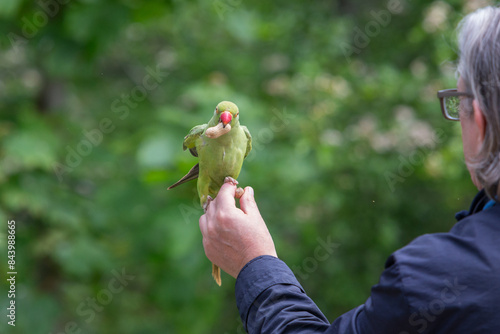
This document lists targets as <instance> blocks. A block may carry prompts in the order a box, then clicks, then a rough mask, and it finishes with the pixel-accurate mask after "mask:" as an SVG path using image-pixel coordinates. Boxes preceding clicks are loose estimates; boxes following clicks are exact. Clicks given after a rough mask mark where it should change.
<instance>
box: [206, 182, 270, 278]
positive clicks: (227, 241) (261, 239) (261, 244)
mask: <svg viewBox="0 0 500 334" xmlns="http://www.w3.org/2000/svg"><path fill="white" fill-rule="evenodd" d="M235 194H236V185H235V184H233V183H229V182H228V183H224V184H223V185H222V187H221V188H220V190H219V193H218V195H217V197H216V198H215V200H213V201H212V202H211V203H210V205H209V206H208V209H207V212H206V213H205V214H204V215H202V216H201V217H200V230H201V234H202V235H203V247H204V248H205V254H206V256H207V258H208V259H209V260H210V261H211V262H212V263H214V264H216V265H217V266H219V267H220V268H221V269H222V270H224V271H225V272H227V273H228V274H229V275H231V276H233V277H234V278H236V277H237V276H238V274H239V272H240V271H241V269H242V268H243V267H244V266H245V264H247V263H248V262H249V261H250V260H252V259H254V258H256V257H257V256H261V255H271V256H275V257H277V254H276V249H275V248H274V242H273V239H272V237H271V234H269V230H268V229H267V226H266V223H265V222H264V220H263V219H262V216H261V215H260V212H259V208H258V207H257V204H256V203H255V199H254V192H253V189H252V188H251V187H246V188H245V193H244V194H243V196H241V198H240V200H239V201H240V208H237V207H236V201H235Z"/></svg>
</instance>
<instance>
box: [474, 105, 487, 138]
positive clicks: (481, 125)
mask: <svg viewBox="0 0 500 334" xmlns="http://www.w3.org/2000/svg"><path fill="white" fill-rule="evenodd" d="M472 109H473V111H474V123H475V124H476V126H477V129H478V134H479V138H478V140H479V142H480V143H481V144H482V143H483V141H484V135H485V132H486V118H485V117H484V114H483V111H482V110H481V107H480V106H479V102H477V100H474V101H472Z"/></svg>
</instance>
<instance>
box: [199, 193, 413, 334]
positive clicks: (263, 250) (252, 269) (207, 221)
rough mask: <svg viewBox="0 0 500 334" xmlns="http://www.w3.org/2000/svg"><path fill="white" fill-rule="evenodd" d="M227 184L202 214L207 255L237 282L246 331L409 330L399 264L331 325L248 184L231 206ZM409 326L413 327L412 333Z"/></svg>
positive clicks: (344, 331)
mask: <svg viewBox="0 0 500 334" xmlns="http://www.w3.org/2000/svg"><path fill="white" fill-rule="evenodd" d="M235 189H236V186H234V185H232V184H230V183H226V184H224V185H223V186H222V188H221V190H220V191H219V194H218V196H217V198H216V199H215V200H214V201H213V202H212V203H211V204H210V205H209V207H208V211H207V213H206V214H205V215H203V216H202V217H201V218H200V229H201V231H202V234H203V245H204V247H205V252H206V255H207V257H208V258H209V259H210V260H211V261H212V262H214V263H215V264H217V265H218V266H220V267H221V268H222V269H223V270H224V271H226V272H227V273H229V274H230V275H231V276H233V277H237V280H236V288H235V293H236V302H237V305H238V309H239V311H240V316H241V319H242V321H243V324H244V326H245V329H246V330H247V331H248V332H249V333H348V334H349V333H353V334H354V333H385V334H387V333H396V334H400V333H405V331H407V332H408V333H413V332H415V328H413V330H412V328H411V324H410V323H409V320H408V319H409V318H408V314H409V310H408V306H407V303H406V300H405V297H404V294H403V293H402V291H401V290H402V283H401V279H400V275H399V270H398V267H397V265H395V264H390V265H388V267H387V268H386V270H385V271H384V274H383V275H382V277H381V279H380V283H379V284H378V285H375V286H374V287H373V289H372V297H370V298H369V299H368V300H367V301H366V303H365V304H363V305H361V306H359V307H357V308H355V309H353V310H351V311H349V312H347V313H345V314H343V315H341V316H340V317H338V318H337V319H336V320H335V321H334V322H333V323H332V324H330V323H329V322H328V320H327V319H326V317H325V316H324V315H323V314H322V313H321V311H320V310H319V308H318V307H317V306H316V304H315V303H314V302H313V301H312V300H311V299H310V298H309V297H308V296H307V294H306V293H305V291H304V289H303V288H302V286H301V285H300V283H299V282H298V281H297V279H296V278H295V276H294V274H293V272H292V271H291V270H290V269H289V268H288V266H287V265H286V264H285V263H284V262H282V261H281V260H279V259H278V258H277V257H276V250H275V249H274V244H273V242H272V238H271V236H270V235H269V231H268V230H267V227H266V226H265V223H264V220H263V219H262V217H261V216H260V213H259V211H258V208H257V205H256V203H255V200H254V197H253V191H252V190H251V188H250V187H247V188H246V189H245V194H244V195H243V196H242V198H241V199H240V207H241V209H238V208H237V207H236V206H235V199H234V194H235ZM410 330H412V331H410Z"/></svg>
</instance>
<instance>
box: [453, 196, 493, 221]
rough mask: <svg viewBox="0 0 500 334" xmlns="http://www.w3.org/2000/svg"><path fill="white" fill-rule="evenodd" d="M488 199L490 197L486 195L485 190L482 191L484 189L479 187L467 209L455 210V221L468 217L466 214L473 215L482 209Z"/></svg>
mask: <svg viewBox="0 0 500 334" xmlns="http://www.w3.org/2000/svg"><path fill="white" fill-rule="evenodd" d="M489 201H490V199H489V198H488V196H487V195H486V192H485V191H484V189H481V190H480V191H479V192H478V193H477V195H476V197H474V199H473V200H472V203H471V205H470V208H469V211H467V210H464V211H460V212H457V213H456V214H455V218H456V220H457V221H459V220H462V219H464V218H465V217H468V216H470V215H473V214H475V213H477V212H479V211H482V210H483V208H484V206H485V205H486V203H488V202H489Z"/></svg>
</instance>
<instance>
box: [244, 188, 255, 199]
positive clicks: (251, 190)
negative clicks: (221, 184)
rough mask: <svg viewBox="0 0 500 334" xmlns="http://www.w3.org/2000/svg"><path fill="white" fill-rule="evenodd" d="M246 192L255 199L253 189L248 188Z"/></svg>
mask: <svg viewBox="0 0 500 334" xmlns="http://www.w3.org/2000/svg"><path fill="white" fill-rule="evenodd" d="M245 191H248V193H249V194H250V195H252V197H253V188H252V187H247V189H246V190H245Z"/></svg>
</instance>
